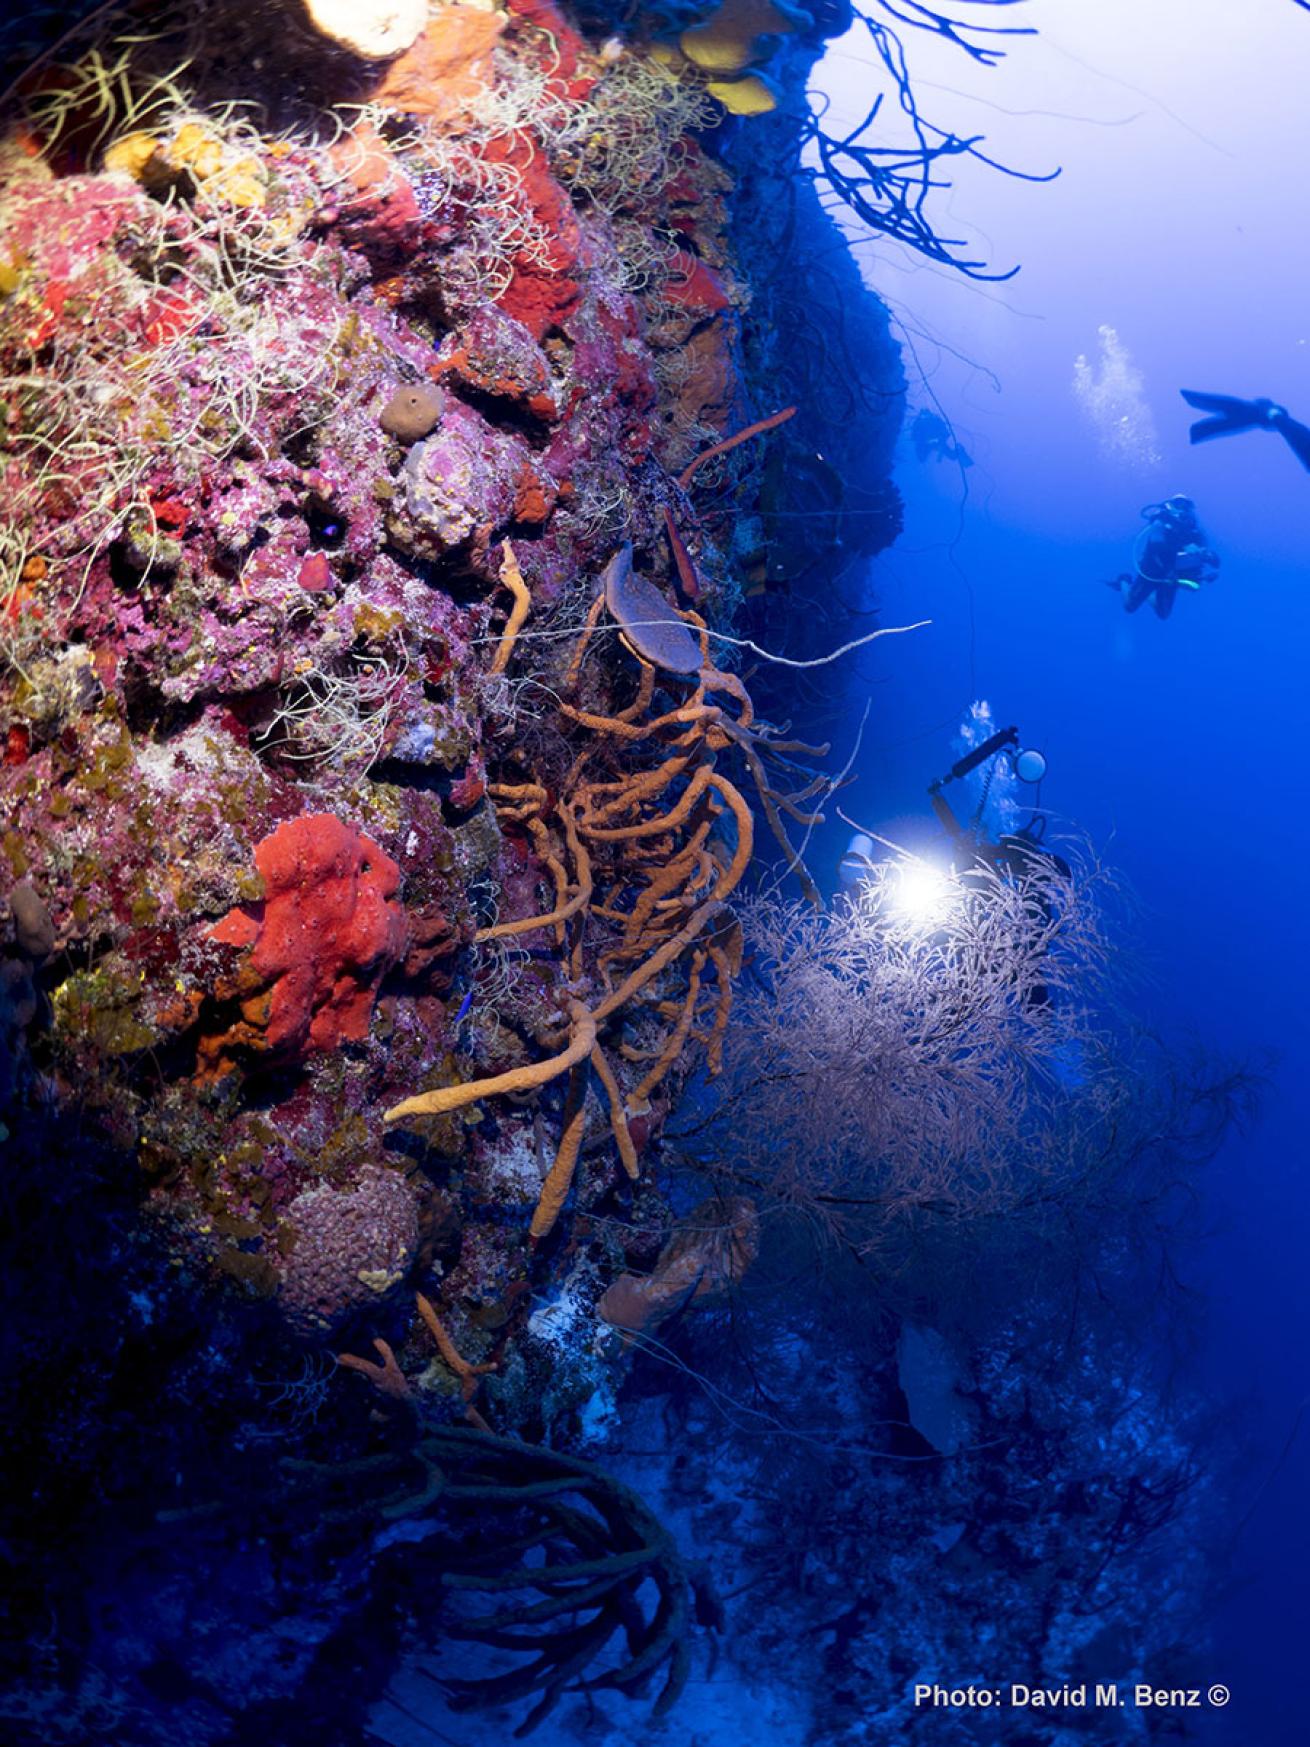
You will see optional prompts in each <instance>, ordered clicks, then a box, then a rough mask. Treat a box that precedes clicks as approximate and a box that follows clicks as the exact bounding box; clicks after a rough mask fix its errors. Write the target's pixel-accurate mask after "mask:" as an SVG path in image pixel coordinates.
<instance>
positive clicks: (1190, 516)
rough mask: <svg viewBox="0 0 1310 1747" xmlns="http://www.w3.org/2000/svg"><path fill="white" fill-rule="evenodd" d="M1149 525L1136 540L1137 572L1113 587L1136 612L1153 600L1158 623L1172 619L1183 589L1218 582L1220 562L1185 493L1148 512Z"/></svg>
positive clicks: (1118, 578) (1110, 585)
mask: <svg viewBox="0 0 1310 1747" xmlns="http://www.w3.org/2000/svg"><path fill="white" fill-rule="evenodd" d="M1142 515H1143V517H1144V518H1145V520H1146V526H1145V527H1144V528H1142V529H1141V530H1140V532H1139V533H1138V535H1137V538H1136V539H1135V540H1134V541H1133V569H1132V572H1131V573H1129V572H1127V571H1124V572H1121V573H1120V575H1118V576H1116V577H1115V579H1114V581H1113V582H1108V583H1107V584H1106V587H1107V588H1114V589H1118V591H1119V593H1120V595H1121V596H1122V598H1123V604H1124V611H1125V612H1126V613H1135V612H1136V611H1137V609H1138V608H1139V607H1142V606H1145V605H1146V603H1147V601H1150V602H1151V605H1152V607H1153V608H1154V609H1155V615H1156V617H1157V618H1158V619H1167V618H1168V617H1169V615H1170V613H1171V612H1172V611H1173V609H1174V602H1175V600H1176V599H1177V598H1178V591H1179V589H1180V588H1186V589H1199V588H1200V586H1201V584H1202V583H1203V582H1212V581H1213V580H1214V577H1215V575H1216V573H1217V572H1218V569H1219V558H1218V555H1217V554H1216V553H1215V552H1212V551H1211V549H1210V548H1209V547H1208V546H1207V545H1206V544H1205V543H1204V542H1205V533H1204V531H1203V529H1202V527H1201V524H1200V522H1199V521H1198V520H1197V518H1196V505H1195V504H1194V503H1193V502H1192V500H1191V498H1190V497H1184V496H1182V494H1181V493H1177V494H1175V495H1174V496H1173V497H1167V498H1165V500H1164V502H1163V503H1149V504H1147V506H1146V508H1145V509H1144V510H1143V511H1142Z"/></svg>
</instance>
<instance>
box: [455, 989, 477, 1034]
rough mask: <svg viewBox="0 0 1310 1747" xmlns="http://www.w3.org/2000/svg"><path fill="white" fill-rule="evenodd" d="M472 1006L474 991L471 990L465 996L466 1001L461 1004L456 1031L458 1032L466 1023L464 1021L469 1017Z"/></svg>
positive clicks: (456, 1020)
mask: <svg viewBox="0 0 1310 1747" xmlns="http://www.w3.org/2000/svg"><path fill="white" fill-rule="evenodd" d="M472 1005H473V991H472V989H470V990H469V991H468V992H467V994H466V995H465V996H464V999H463V1000H462V1001H461V1002H460V1004H459V1011H458V1012H457V1013H456V1014H455V1024H454V1029H455V1030H456V1031H458V1030H459V1028H460V1026H461V1025H462V1024H463V1023H464V1020H465V1018H466V1017H467V1015H468V1010H469V1008H470V1007H471V1006H472Z"/></svg>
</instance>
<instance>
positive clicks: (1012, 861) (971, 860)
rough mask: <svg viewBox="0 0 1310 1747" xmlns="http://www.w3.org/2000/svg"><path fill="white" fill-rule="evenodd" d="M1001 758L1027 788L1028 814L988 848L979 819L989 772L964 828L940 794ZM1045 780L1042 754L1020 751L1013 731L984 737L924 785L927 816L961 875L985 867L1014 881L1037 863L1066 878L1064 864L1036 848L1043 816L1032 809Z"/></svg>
mask: <svg viewBox="0 0 1310 1747" xmlns="http://www.w3.org/2000/svg"><path fill="white" fill-rule="evenodd" d="M1002 752H1003V753H1006V754H1007V756H1008V757H1009V760H1010V763H1011V765H1012V767H1013V769H1014V774H1015V775H1016V776H1017V777H1018V779H1019V781H1020V782H1023V783H1029V784H1031V785H1032V787H1033V790H1034V796H1033V799H1034V808H1033V812H1032V814H1031V816H1030V817H1029V819H1028V821H1027V823H1026V824H1024V825H1021V826H1020V827H1019V829H1018V830H1017V831H1002V832H1001V833H1000V835H999V836H998V837H997V839H996V841H995V842H994V843H993V842H991V841H990V840H989V839H988V837H987V835H986V833H985V832H984V830H983V814H984V812H985V811H986V808H987V801H988V797H989V794H990V792H991V778H992V774H993V771H994V770H995V766H993V769H992V771H989V772H988V773H987V777H986V779H985V780H984V782H983V788H982V798H981V799H980V800H979V802H978V805H977V808H976V809H975V811H974V816H973V818H972V820H971V821H970V822H969V823H968V824H967V825H965V824H962V823H961V822H960V820H959V819H958V818H957V817H956V813H955V809H954V808H953V807H952V806H951V803H950V802H949V801H948V800H947V798H946V796H945V795H944V794H943V793H942V791H943V789H944V788H945V787H946V785H947V784H948V783H952V782H958V781H959V780H960V778H961V777H966V776H968V775H969V774H970V773H971V772H972V771H975V770H977V769H978V767H979V766H980V765H983V764H986V763H987V761H988V759H990V758H995V757H996V756H997V754H998V753H1002ZM1045 775H1046V759H1045V757H1044V756H1043V754H1042V753H1040V752H1037V751H1035V750H1033V749H1032V748H1031V747H1029V748H1027V749H1025V750H1024V751H1020V750H1019V730H1018V729H1017V728H1000V729H998V730H997V731H996V733H995V734H992V735H989V736H988V738H987V739H986V740H984V741H983V742H982V744H981V745H980V746H975V747H974V748H973V750H972V751H970V752H966V753H965V755H964V757H963V758H957V759H956V761H955V763H954V764H953V765H952V766H951V768H950V769H949V770H948V771H947V772H946V775H945V776H939V777H938V778H937V779H936V781H935V782H931V783H929V784H928V799H929V801H930V802H931V803H932V810H933V812H934V813H935V814H936V815H937V822H938V824H939V825H941V827H942V829H943V830H944V831H945V832H946V834H947V836H948V837H949V838H950V839H951V843H952V845H953V846H954V849H955V855H956V860H957V863H958V864H959V866H960V869H961V871H962V872H967V871H968V869H969V868H970V867H971V866H972V867H991V868H995V870H996V871H997V873H1002V874H1010V875H1012V876H1016V877H1017V876H1019V875H1022V874H1024V873H1026V872H1027V871H1028V869H1029V868H1030V867H1033V866H1034V865H1035V864H1036V863H1037V862H1039V861H1044V862H1046V863H1047V864H1049V865H1051V866H1054V867H1055V868H1056V870H1057V871H1058V872H1059V873H1060V874H1062V875H1063V876H1065V877H1066V878H1067V877H1068V874H1069V865H1068V863H1067V862H1065V861H1062V860H1061V858H1060V857H1059V856H1058V855H1055V854H1053V853H1052V852H1051V851H1050V850H1049V849H1045V848H1043V846H1042V838H1043V837H1044V836H1045V834H1046V816H1045V814H1044V813H1039V812H1038V811H1037V810H1036V804H1037V803H1038V802H1040V800H1041V793H1042V786H1041V785H1042V778H1043V777H1044V776H1045Z"/></svg>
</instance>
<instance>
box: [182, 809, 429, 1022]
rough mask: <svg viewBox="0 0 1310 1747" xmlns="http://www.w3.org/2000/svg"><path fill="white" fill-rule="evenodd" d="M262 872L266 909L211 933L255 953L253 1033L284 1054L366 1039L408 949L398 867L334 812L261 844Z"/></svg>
mask: <svg viewBox="0 0 1310 1747" xmlns="http://www.w3.org/2000/svg"><path fill="white" fill-rule="evenodd" d="M255 866H256V867H257V868H258V870H259V874H260V877H261V878H262V880H263V882H264V888H265V894H266V895H265V898H264V901H263V903H262V905H259V906H255V907H254V913H252V910H251V909H236V910H232V911H230V912H229V914H228V915H226V916H225V917H224V918H223V920H222V921H221V922H219V923H217V924H215V926H214V927H213V928H211V929H210V931H209V937H210V939H211V940H214V941H217V942H218V943H219V944H220V945H225V946H236V947H249V948H250V949H251V951H250V960H249V964H250V969H251V970H252V971H253V972H254V973H255V974H256V975H257V976H258V977H259V979H260V981H261V983H262V984H263V985H265V987H264V988H263V990H262V991H261V993H260V994H259V995H258V996H257V997H256V998H254V999H253V1000H251V999H247V1000H246V1001H244V1002H243V1004H242V1013H243V1016H244V1017H245V1019H246V1021H247V1028H246V1029H249V1030H251V1031H254V1032H258V1031H262V1033H263V1044H264V1047H265V1048H267V1049H270V1050H274V1051H277V1052H278V1053H279V1054H289V1055H302V1054H304V1053H305V1052H306V1051H307V1050H326V1049H335V1048H336V1047H337V1046H338V1045H339V1044H342V1043H360V1042H362V1041H363V1040H364V1039H365V1038H366V1037H367V1036H368V1026H369V1019H370V1017H371V1015H372V1012H373V1002H374V1000H375V998H376V996H377V989H378V984H379V983H380V982H381V980H382V978H383V976H384V975H385V974H386V972H387V971H388V970H389V969H390V968H391V967H392V966H393V965H394V964H396V963H397V961H398V960H399V959H400V957H401V955H402V954H403V952H404V949H405V917H404V912H403V910H402V909H401V907H400V905H399V904H398V903H397V902H396V901H395V896H396V892H397V891H398V889H399V886H400V870H399V868H397V866H396V864H395V862H394V861H392V860H391V858H390V857H389V856H387V855H384V854H383V853H382V851H381V850H380V849H379V848H378V846H377V844H376V843H373V842H371V841H370V839H369V838H367V837H364V836H362V835H361V834H360V833H359V832H358V831H357V830H356V829H355V828H354V826H352V825H346V824H343V823H342V821H341V820H340V819H337V818H334V817H333V815H332V814H331V813H313V814H306V815H304V816H302V817H301V818H299V819H292V820H290V821H288V823H287V824H285V825H280V826H279V827H278V829H277V830H276V831H275V832H274V833H273V834H272V836H271V837H266V838H265V839H264V841H263V842H262V843H260V844H259V845H258V846H257V847H256V849H255Z"/></svg>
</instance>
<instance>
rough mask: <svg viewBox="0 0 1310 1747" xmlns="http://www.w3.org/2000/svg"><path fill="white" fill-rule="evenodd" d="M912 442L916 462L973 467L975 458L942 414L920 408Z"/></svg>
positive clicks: (913, 428)
mask: <svg viewBox="0 0 1310 1747" xmlns="http://www.w3.org/2000/svg"><path fill="white" fill-rule="evenodd" d="M910 441H911V442H912V443H913V444H914V458H915V460H916V461H927V460H928V459H929V458H931V459H932V460H934V461H954V462H955V464H956V466H957V467H972V466H973V456H972V455H970V453H969V451H968V450H967V449H966V448H965V447H964V446H963V444H962V443H960V442H959V441H958V440H957V438H956V435H955V432H954V431H953V430H952V429H951V427H950V426H949V425H948V424H947V422H946V420H945V419H944V418H942V416H941V414H940V413H935V412H930V411H929V409H928V408H927V407H926V406H922V407H920V408H919V410H918V412H917V413H916V414H915V415H914V423H913V424H912V425H911V426H910Z"/></svg>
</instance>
